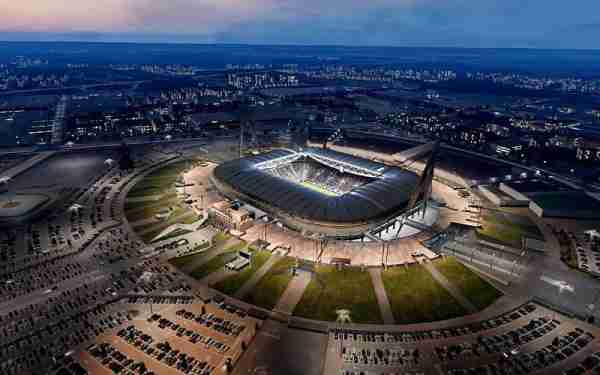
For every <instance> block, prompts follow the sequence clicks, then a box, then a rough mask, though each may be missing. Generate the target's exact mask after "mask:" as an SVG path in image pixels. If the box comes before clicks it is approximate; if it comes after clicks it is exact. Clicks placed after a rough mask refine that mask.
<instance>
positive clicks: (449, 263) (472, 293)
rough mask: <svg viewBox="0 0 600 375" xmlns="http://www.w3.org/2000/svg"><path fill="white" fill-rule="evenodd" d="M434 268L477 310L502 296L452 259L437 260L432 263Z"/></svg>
mask: <svg viewBox="0 0 600 375" xmlns="http://www.w3.org/2000/svg"><path fill="white" fill-rule="evenodd" d="M434 266H435V267H436V268H437V269H438V271H440V273H441V274H442V275H444V276H446V278H447V279H448V280H449V281H450V282H451V283H452V284H454V286H456V287H457V288H458V289H459V290H460V291H461V292H462V294H463V296H465V297H466V298H467V299H468V300H469V301H471V303H472V304H473V305H475V307H477V309H479V310H482V309H484V308H486V307H487V306H489V305H491V304H492V303H493V302H494V301H496V300H497V299H498V298H500V297H501V296H502V292H500V291H499V290H498V289H496V288H494V287H493V286H492V285H490V283H488V282H487V281H485V280H484V279H482V278H481V277H480V276H479V275H477V274H476V273H475V272H473V271H471V270H470V269H468V268H467V267H465V266H464V265H463V264H462V263H460V262H459V261H457V260H456V259H455V258H454V257H445V258H443V259H437V260H435V261H434Z"/></svg>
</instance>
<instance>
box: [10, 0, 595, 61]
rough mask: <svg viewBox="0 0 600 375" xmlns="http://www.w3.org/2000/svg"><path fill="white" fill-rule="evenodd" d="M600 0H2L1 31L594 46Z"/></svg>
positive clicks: (19, 36)
mask: <svg viewBox="0 0 600 375" xmlns="http://www.w3.org/2000/svg"><path fill="white" fill-rule="evenodd" d="M598 35H600V1H598V0H575V1H558V0H526V1H523V0H369V1H366V0H329V1H326V0H325V1H324V0H19V1H15V0H0V39H2V40H88V41H137V42H150V41H158V42H169V41H171V42H199V43H212V42H216V43H258V44H343V45H379V46H461V47H532V48H590V49H598V48H600V38H598Z"/></svg>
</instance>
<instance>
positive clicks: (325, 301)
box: [294, 265, 382, 323]
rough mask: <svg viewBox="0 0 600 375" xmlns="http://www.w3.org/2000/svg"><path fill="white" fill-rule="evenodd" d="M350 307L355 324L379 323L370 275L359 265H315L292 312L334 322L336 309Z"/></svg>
mask: <svg viewBox="0 0 600 375" xmlns="http://www.w3.org/2000/svg"><path fill="white" fill-rule="evenodd" d="M339 309H348V310H350V317H351V319H352V321H353V322H355V323H382V319H381V312H380V311H379V305H378V304H377V298H376V296H375V290H374V288H373V283H372V282H371V275H369V273H368V272H367V271H361V270H360V269H359V268H354V267H344V268H342V269H341V270H339V271H338V270H337V269H336V267H335V266H329V265H326V266H319V267H318V268H317V271H316V275H315V276H314V277H313V279H312V280H311V282H310V283H309V284H308V286H307V287H306V290H305V291H304V294H303V295H302V299H301V300H300V302H299V303H298V305H297V306H296V308H295V310H294V315H297V316H300V317H303V318H309V319H317V320H326V321H335V320H336V318H337V314H336V310H339Z"/></svg>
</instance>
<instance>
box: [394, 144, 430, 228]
mask: <svg viewBox="0 0 600 375" xmlns="http://www.w3.org/2000/svg"><path fill="white" fill-rule="evenodd" d="M427 146H428V147H425V148H423V146H418V147H420V148H421V149H420V150H419V151H420V152H418V155H415V156H414V157H412V158H411V159H413V160H414V159H416V158H418V157H421V156H422V155H423V154H429V158H428V159H427V164H426V165H425V169H423V173H422V174H421V177H420V178H419V182H418V183H417V187H416V188H415V190H414V191H413V192H412V194H411V196H410V199H409V201H408V206H407V212H411V211H412V210H413V209H414V208H415V207H416V206H417V202H419V198H420V199H421V200H422V201H423V210H422V211H421V214H422V217H423V218H424V217H425V213H426V211H427V203H428V201H429V198H431V190H432V183H433V174H434V172H435V162H436V159H437V155H438V152H439V149H440V142H439V141H435V142H432V143H429V144H428V145H427ZM415 149H416V148H415ZM408 151H410V150H408ZM405 223H406V216H403V217H402V221H401V222H400V226H399V227H398V231H397V232H396V237H398V235H399V234H400V231H401V230H402V227H404V224H405Z"/></svg>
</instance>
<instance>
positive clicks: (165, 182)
mask: <svg viewBox="0 0 600 375" xmlns="http://www.w3.org/2000/svg"><path fill="white" fill-rule="evenodd" d="M187 165H188V162H187V161H179V162H175V163H172V164H169V165H166V166H164V167H161V168H159V169H157V170H155V171H153V172H151V173H149V174H148V175H146V176H145V177H144V178H143V179H142V180H141V181H139V182H138V183H137V184H136V185H135V186H134V187H133V188H132V189H131V190H130V191H129V193H128V194H127V198H128V199H139V198H146V199H147V200H143V201H139V200H138V201H136V200H130V201H128V202H126V204H125V216H126V217H127V220H128V221H129V222H130V223H131V224H132V225H133V227H134V230H135V231H136V233H138V235H139V236H140V237H141V238H142V239H143V240H144V241H145V242H149V241H151V240H152V239H153V238H154V237H156V235H158V234H159V233H160V232H162V231H163V230H165V229H166V228H168V227H169V226H170V225H173V224H178V223H181V224H190V223H193V222H195V221H197V220H198V216H197V215H196V214H195V213H194V212H193V211H192V210H191V209H190V208H189V207H188V206H187V205H186V204H185V203H183V201H182V199H180V198H179V197H178V196H177V193H176V190H175V182H176V181H177V178H178V177H179V176H180V174H181V173H182V172H183V170H184V169H185V168H186V167H187ZM164 210H169V211H170V215H169V217H168V218H167V219H166V220H160V221H159V220H157V219H156V218H155V217H156V215H157V214H159V213H161V211H164Z"/></svg>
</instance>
